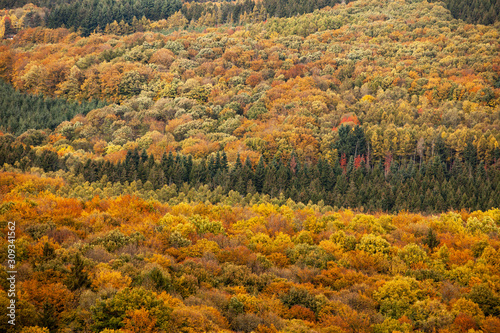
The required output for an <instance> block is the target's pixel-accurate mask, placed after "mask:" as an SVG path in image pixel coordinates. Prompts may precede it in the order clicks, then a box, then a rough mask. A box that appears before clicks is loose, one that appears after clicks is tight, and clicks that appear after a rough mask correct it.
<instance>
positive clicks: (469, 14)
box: [445, 0, 500, 24]
mask: <svg viewBox="0 0 500 333" xmlns="http://www.w3.org/2000/svg"><path fill="white" fill-rule="evenodd" d="M445 2H446V5H447V7H448V9H449V10H450V12H451V14H452V15H453V16H454V17H455V18H458V19H462V20H464V21H466V22H468V23H475V24H493V23H495V22H497V21H498V20H499V19H500V2H499V1H497V0H474V1H467V0H446V1H445Z"/></svg>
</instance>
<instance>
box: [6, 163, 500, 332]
mask: <svg viewBox="0 0 500 333" xmlns="http://www.w3.org/2000/svg"><path fill="white" fill-rule="evenodd" d="M0 183H1V184H3V185H2V187H1V197H2V202H1V205H0V218H1V219H2V220H4V221H19V222H18V228H17V230H16V235H17V241H16V244H17V247H16V248H17V253H18V256H17V260H18V268H17V270H18V276H19V277H21V276H22V279H20V281H19V282H18V287H19V289H20V290H22V292H21V293H20V294H19V298H18V300H17V301H18V304H19V305H20V306H19V313H18V316H17V325H19V327H23V328H24V329H27V328H28V327H30V329H31V330H32V331H34V330H35V331H36V332H56V331H59V330H69V329H72V330H86V331H92V332H102V331H105V332H129V331H134V330H135V331H140V332H156V331H164V332H172V333H174V332H183V331H189V332H210V331H214V332H215V331H217V332H252V331H253V332H307V333H312V332H331V331H332V329H334V330H335V332H354V331H356V332H393V331H395V330H397V331H400V332H411V331H415V332H433V331H440V332H462V331H464V332H467V331H469V332H470V331H471V329H474V330H476V331H477V330H479V329H480V330H481V332H485V333H494V332H496V330H497V328H498V326H499V325H500V319H499V315H500V312H499V304H500V295H499V290H498V288H497V287H496V286H497V283H496V281H497V279H498V276H499V273H500V272H499V271H498V260H499V253H500V252H499V251H500V250H499V247H500V242H499V239H498V232H499V227H500V211H499V210H498V209H494V210H489V211H486V212H482V211H475V212H465V211H462V212H460V213H446V214H441V215H438V216H434V217H424V216H421V215H416V214H408V213H400V214H397V215H386V214H377V215H366V214H361V213H353V212H352V211H350V210H341V211H331V208H328V207H323V206H318V205H308V206H305V205H303V204H295V203H294V202H293V201H291V200H289V201H287V203H286V204H276V203H273V202H270V201H269V200H268V199H266V198H262V199H261V200H260V201H258V202H255V203H252V204H250V205H248V204H245V205H239V204H236V203H234V202H232V201H231V199H230V198H228V200H227V201H226V204H219V205H216V206H214V205H211V204H206V203H198V204H192V205H190V204H186V203H179V204H174V203H172V204H170V205H166V204H161V203H159V202H157V201H155V200H147V201H146V200H141V199H138V198H136V197H132V196H119V197H117V198H115V199H109V198H100V197H98V196H96V197H94V198H93V199H91V200H88V201H84V200H81V199H71V198H67V197H65V196H64V195H63V193H65V192H66V186H67V185H66V184H65V183H64V182H63V181H62V180H61V179H60V178H53V177H47V175H44V177H39V176H33V175H22V174H18V173H8V172H7V173H2V174H0ZM20 222H22V223H20ZM2 229H3V230H6V227H2ZM0 246H1V247H2V248H6V247H7V242H6V238H5V237H2V238H1V239H0ZM0 256H1V257H0V258H1V260H2V261H3V260H4V259H5V258H6V251H2V253H1V254H0ZM0 274H2V280H1V281H6V276H7V275H6V273H5V272H4V270H2V271H1V273H0ZM0 288H2V289H1V292H0V304H2V306H3V305H5V304H7V302H8V301H9V299H8V298H7V296H6V295H7V294H6V293H5V292H4V290H6V289H7V287H6V286H5V283H3V282H2V285H1V287H0ZM5 306H6V305H5ZM0 325H1V326H0V327H1V329H2V330H3V331H6V330H7V328H8V327H7V326H6V325H7V324H6V323H5V322H4V321H2V322H1V323H0ZM36 327H38V328H36ZM42 327H43V328H44V329H42ZM36 329H37V330H36Z"/></svg>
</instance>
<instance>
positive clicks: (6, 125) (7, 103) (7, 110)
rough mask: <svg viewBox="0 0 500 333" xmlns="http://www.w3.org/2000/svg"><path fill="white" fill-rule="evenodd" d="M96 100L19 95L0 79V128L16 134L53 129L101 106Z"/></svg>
mask: <svg viewBox="0 0 500 333" xmlns="http://www.w3.org/2000/svg"><path fill="white" fill-rule="evenodd" d="M104 105H105V103H103V102H99V101H96V100H94V101H92V102H86V101H84V102H82V103H78V102H72V103H70V102H67V101H66V100H63V99H60V98H51V97H48V98H45V97H44V96H43V95H38V96H35V95H28V94H23V93H20V92H19V91H16V90H14V89H13V88H12V86H11V85H9V84H7V83H5V82H4V81H1V80H0V129H2V130H3V131H6V132H10V133H13V134H15V135H20V134H22V133H24V132H26V131H28V130H30V129H52V130H53V129H55V128H56V127H57V126H58V125H59V124H61V123H62V122H64V121H68V120H71V119H73V117H75V116H76V115H77V114H82V115H85V114H87V113H88V112H89V111H91V110H93V109H96V108H99V107H102V106H104Z"/></svg>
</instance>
